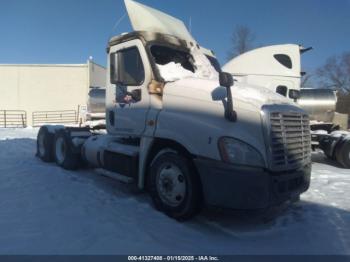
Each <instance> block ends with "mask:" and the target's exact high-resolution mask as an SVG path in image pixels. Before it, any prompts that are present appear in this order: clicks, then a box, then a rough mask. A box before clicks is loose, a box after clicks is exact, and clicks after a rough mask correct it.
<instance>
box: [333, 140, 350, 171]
mask: <svg viewBox="0 0 350 262" xmlns="http://www.w3.org/2000/svg"><path fill="white" fill-rule="evenodd" d="M336 158H337V161H338V163H340V164H341V165H342V166H343V167H345V168H350V140H348V141H345V142H344V143H343V144H342V145H341V146H340V147H339V148H336Z"/></svg>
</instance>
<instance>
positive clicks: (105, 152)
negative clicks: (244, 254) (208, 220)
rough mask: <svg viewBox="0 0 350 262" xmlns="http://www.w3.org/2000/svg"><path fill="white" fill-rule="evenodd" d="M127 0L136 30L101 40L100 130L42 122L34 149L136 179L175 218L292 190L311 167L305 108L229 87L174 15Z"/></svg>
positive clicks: (291, 195)
mask: <svg viewBox="0 0 350 262" xmlns="http://www.w3.org/2000/svg"><path fill="white" fill-rule="evenodd" d="M125 3H126V8H127V11H128V14H129V17H130V20H131V23H132V25H133V28H134V30H135V31H134V32H131V33H128V34H122V35H120V36H116V37H113V38H112V39H111V40H110V41H109V43H108V48H107V52H108V74H107V89H106V127H107V134H96V133H94V132H92V131H91V130H89V129H84V128H69V127H60V126H43V127H42V128H41V129H40V130H39V133H38V139H37V155H38V156H39V157H40V158H41V159H42V160H44V161H47V162H49V161H55V162H56V163H57V164H58V165H59V166H61V167H63V168H65V169H76V168H79V167H81V166H83V165H88V166H90V167H92V168H95V169H97V170H98V172H99V173H101V174H103V175H107V176H110V177H114V178H117V179H119V180H122V181H124V182H128V183H132V182H134V183H136V184H137V186H138V187H139V188H140V189H146V190H147V191H148V192H149V194H150V195H151V197H152V199H153V202H154V205H155V207H156V208H157V209H159V210H161V211H163V212H164V213H166V214H167V215H169V216H170V217H173V218H176V219H187V218H190V217H192V216H194V215H195V214H197V213H198V212H199V211H200V209H201V207H202V206H203V205H204V204H206V205H214V206H221V207H226V208H238V209H262V208H267V207H270V206H273V205H277V204H280V203H283V202H285V201H288V200H296V199H298V198H299V196H300V194H301V193H303V192H304V191H306V190H307V189H308V187H309V184H310V174H311V137H310V126H309V117H308V115H307V114H306V113H305V111H303V110H302V109H300V108H299V107H298V106H296V105H295V104H294V103H292V102H291V101H289V100H288V99H287V98H284V97H282V96H280V95H278V94H276V93H274V92H271V91H269V90H267V89H264V88H263V87H262V88H256V87H255V86H250V85H246V84H241V83H237V84H235V86H234V87H232V90H231V86H232V85H233V79H232V76H231V75H230V74H228V73H218V72H217V71H216V70H215V69H214V67H213V66H212V65H211V63H210V62H209V60H208V59H207V57H206V56H205V55H204V54H203V52H202V51H201V48H200V46H199V45H198V44H197V42H196V41H195V40H194V39H193V37H192V36H191V35H190V33H189V32H188V31H187V29H186V27H185V26H184V24H183V23H182V22H181V21H179V20H177V19H176V18H174V17H171V16H169V15H167V14H164V13H162V12H160V11H158V10H154V9H152V8H149V7H146V6H144V5H141V4H138V3H136V2H134V1H131V0H126V1H125ZM141 18H142V19H141Z"/></svg>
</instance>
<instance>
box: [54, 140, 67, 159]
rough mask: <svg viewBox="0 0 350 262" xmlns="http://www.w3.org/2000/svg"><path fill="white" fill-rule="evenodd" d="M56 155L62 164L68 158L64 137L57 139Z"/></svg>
mask: <svg viewBox="0 0 350 262" xmlns="http://www.w3.org/2000/svg"><path fill="white" fill-rule="evenodd" d="M55 153H56V159H57V161H58V163H60V164H62V163H63V161H64V159H65V156H66V143H65V142H64V139H63V137H59V138H57V140H56V145H55Z"/></svg>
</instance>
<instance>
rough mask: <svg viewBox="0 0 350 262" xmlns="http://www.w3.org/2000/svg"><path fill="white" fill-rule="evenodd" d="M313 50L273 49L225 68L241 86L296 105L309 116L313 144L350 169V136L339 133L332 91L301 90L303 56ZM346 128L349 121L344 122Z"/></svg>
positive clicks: (246, 56) (295, 47)
mask: <svg viewBox="0 0 350 262" xmlns="http://www.w3.org/2000/svg"><path fill="white" fill-rule="evenodd" d="M310 49H311V48H307V49H305V48H303V47H301V46H299V45H295V44H285V45H272V46H266V47H262V48H257V49H254V50H251V51H249V52H246V53H244V54H242V55H240V56H238V57H236V58H234V59H232V60H231V61H229V62H228V63H227V64H226V65H224V66H223V70H224V71H225V72H229V73H231V74H232V75H233V77H234V78H235V79H236V80H237V81H238V82H240V83H242V84H248V85H257V86H262V87H265V88H267V89H269V90H271V91H273V92H276V93H278V94H280V95H282V96H284V97H287V98H288V99H290V100H291V101H294V102H296V103H297V104H298V105H299V106H300V107H302V108H303V109H304V110H305V111H306V112H308V113H309V116H310V120H311V123H310V127H311V131H312V143H313V146H314V148H316V147H318V148H320V149H321V150H323V152H324V153H325V155H326V156H327V157H328V158H330V159H333V160H336V161H337V162H338V163H339V164H340V165H341V166H343V167H345V168H350V132H349V131H348V130H347V128H345V130H342V131H341V130H339V126H338V125H337V124H335V123H334V121H333V117H334V113H335V108H336V100H337V98H336V95H335V93H334V91H332V90H330V89H301V88H300V81H301V76H302V75H303V74H305V73H304V72H301V54H303V53H305V52H306V51H308V50H310ZM345 122H346V125H347V122H348V121H347V120H346V121H345Z"/></svg>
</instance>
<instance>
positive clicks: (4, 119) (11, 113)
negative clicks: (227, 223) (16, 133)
mask: <svg viewBox="0 0 350 262" xmlns="http://www.w3.org/2000/svg"><path fill="white" fill-rule="evenodd" d="M25 127H27V112H26V111H23V110H0V128H25Z"/></svg>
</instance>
